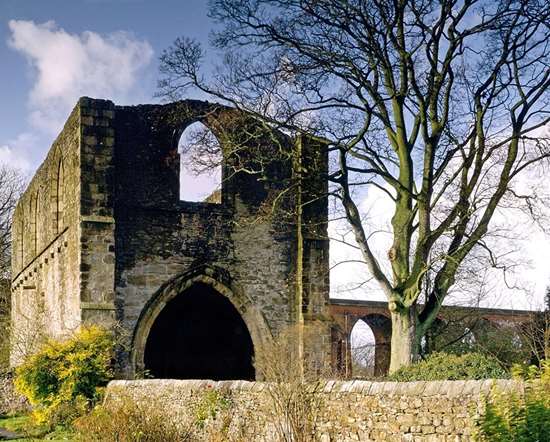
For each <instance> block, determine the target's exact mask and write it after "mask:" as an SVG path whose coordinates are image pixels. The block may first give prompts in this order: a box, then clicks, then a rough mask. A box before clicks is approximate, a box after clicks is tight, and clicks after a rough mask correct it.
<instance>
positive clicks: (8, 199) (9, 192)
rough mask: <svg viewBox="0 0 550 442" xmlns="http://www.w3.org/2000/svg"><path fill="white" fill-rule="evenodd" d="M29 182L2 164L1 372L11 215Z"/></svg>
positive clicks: (6, 345)
mask: <svg viewBox="0 0 550 442" xmlns="http://www.w3.org/2000/svg"><path fill="white" fill-rule="evenodd" d="M25 182H26V179H25V177H24V175H23V174H22V173H21V172H20V171H18V170H15V169H12V168H10V167H8V166H0V373H1V372H2V371H3V369H4V368H6V367H7V365H8V357H9V342H10V340H9V329H10V327H9V322H10V303H11V298H10V293H11V292H10V278H11V253H10V251H11V219H12V215H13V211H14V209H15V206H16V204H17V200H18V199H19V196H20V195H21V192H22V191H23V188H24V186H25Z"/></svg>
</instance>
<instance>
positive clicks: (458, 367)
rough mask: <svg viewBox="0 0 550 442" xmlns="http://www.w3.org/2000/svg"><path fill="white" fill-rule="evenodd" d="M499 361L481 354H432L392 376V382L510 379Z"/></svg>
mask: <svg viewBox="0 0 550 442" xmlns="http://www.w3.org/2000/svg"><path fill="white" fill-rule="evenodd" d="M508 377H509V375H508V373H507V371H506V370H505V369H504V368H503V367H502V366H501V365H500V363H499V362H498V360H497V359H495V358H492V357H490V356H486V355H483V354H481V353H465V354H463V355H455V354H451V353H441V352H439V353H432V354H430V355H429V356H428V357H427V358H426V359H424V360H423V361H420V362H417V363H415V364H412V365H410V366H408V367H403V368H401V369H399V370H397V371H396V372H395V373H393V374H392V375H390V380H392V381H398V382H407V381H437V380H451V381H453V380H467V379H491V378H493V379H502V378H508Z"/></svg>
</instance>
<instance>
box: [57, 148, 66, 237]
mask: <svg viewBox="0 0 550 442" xmlns="http://www.w3.org/2000/svg"><path fill="white" fill-rule="evenodd" d="M56 196H57V198H56V229H57V233H60V232H61V231H62V230H63V227H64V225H63V215H64V210H65V169H64V167H63V160H62V159H61V160H59V165H58V168H57V189H56Z"/></svg>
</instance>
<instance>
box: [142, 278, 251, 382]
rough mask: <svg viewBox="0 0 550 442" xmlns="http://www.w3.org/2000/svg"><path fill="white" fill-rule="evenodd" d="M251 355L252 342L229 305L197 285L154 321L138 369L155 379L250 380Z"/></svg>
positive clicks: (244, 326) (185, 292)
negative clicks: (141, 364) (143, 370)
mask: <svg viewBox="0 0 550 442" xmlns="http://www.w3.org/2000/svg"><path fill="white" fill-rule="evenodd" d="M253 356H254V348H253V344H252V338H251V336H250V333H249V331H248V328H247V326H246V324H245V322H244V320H243V318H242V317H241V315H240V314H239V312H238V311H237V309H236V308H235V307H234V306H233V304H232V303H231V301H229V299H227V298H226V297H225V296H223V295H222V294H221V293H219V292H218V291H217V290H216V289H215V288H214V287H212V286H210V285H207V284H204V283H201V282H197V283H194V284H193V285H191V286H190V287H189V288H187V289H185V290H184V291H183V292H182V293H180V294H179V295H177V296H175V297H174V298H173V299H171V300H170V301H169V302H168V303H167V304H166V305H165V306H164V308H163V309H162V311H161V312H160V313H159V315H158V316H157V317H156V319H155V321H154V323H153V324H152V326H151V329H150V332H149V335H148V337H147V341H146V344H145V352H144V367H145V370H147V372H148V373H149V374H150V375H151V376H153V377H155V378H170V379H214V380H227V379H247V380H252V379H254V377H255V376H254V367H253Z"/></svg>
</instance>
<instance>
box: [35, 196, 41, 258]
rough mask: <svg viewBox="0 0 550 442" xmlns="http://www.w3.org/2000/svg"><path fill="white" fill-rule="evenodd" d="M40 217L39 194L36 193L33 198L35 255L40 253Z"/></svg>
mask: <svg viewBox="0 0 550 442" xmlns="http://www.w3.org/2000/svg"><path fill="white" fill-rule="evenodd" d="M39 217H40V193H39V192H36V194H35V196H34V254H35V255H37V254H38V252H39V251H40V246H41V243H40V228H39V227H38V222H39V219H40V218H39Z"/></svg>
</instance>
